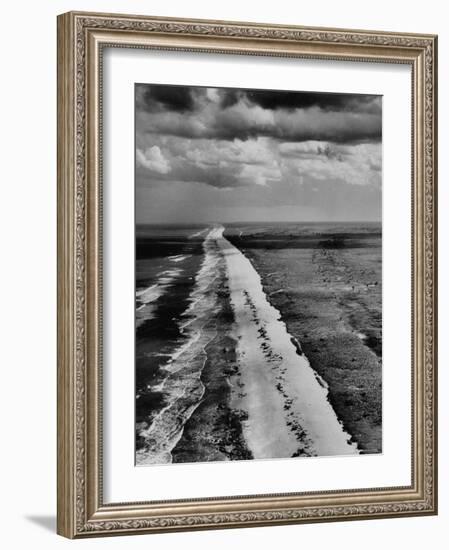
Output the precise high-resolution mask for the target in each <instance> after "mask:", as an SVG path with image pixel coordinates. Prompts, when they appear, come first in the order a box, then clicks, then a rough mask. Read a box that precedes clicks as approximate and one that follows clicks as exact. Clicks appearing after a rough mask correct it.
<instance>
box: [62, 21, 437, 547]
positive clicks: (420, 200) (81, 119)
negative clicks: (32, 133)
mask: <svg viewBox="0 0 449 550" xmlns="http://www.w3.org/2000/svg"><path fill="white" fill-rule="evenodd" d="M105 48H138V49H148V50H151V49H156V50H167V51H184V52H185V51H191V52H202V53H203V54H204V55H208V54H211V53H220V54H223V55H226V54H229V53H233V54H241V55H248V56H272V57H288V58H295V57H296V58H298V59H304V58H305V59H324V60H330V61H339V60H340V61H351V62H352V61H353V62H367V63H370V62H378V63H389V64H403V65H408V66H409V67H410V68H411V75H412V77H411V86H412V93H411V97H412V109H411V123H412V143H411V158H412V168H411V173H412V181H411V187H412V204H411V211H412V216H411V217H412V227H411V228H410V233H411V242H412V253H411V258H412V265H411V278H412V311H411V321H412V323H411V326H412V337H411V341H412V352H411V357H412V361H411V363H412V364H411V369H412V376H411V380H412V385H411V388H410V395H411V401H412V406H411V411H412V418H411V426H412V438H411V441H412V445H411V456H410V460H411V478H412V479H411V484H410V485H407V486H396V487H375V488H369V489H368V488H360V489H350V490H348V489H344V490H335V489H332V490H324V491H312V492H303V493H293V492H292V493H282V494H264V493H262V494H256V495H249V496H217V497H212V498H211V497H207V498H203V499H198V498H195V499H177V500H157V501H154V500H153V499H152V495H151V494H148V499H147V501H146V502H124V503H123V502H119V503H105V502H104V498H103V488H104V480H103V451H104V449H103V444H102V436H103V427H102V426H103V420H104V418H103V408H102V399H103V387H102V380H103V369H104V365H103V353H102V346H103V340H102V335H103V332H102V331H103V317H102V311H103V294H102V291H103V286H102V285H103V263H102V239H103V226H102V220H103V218H102V208H103V203H102V198H103V180H102V174H103V173H102V169H103V159H102V86H103V82H102V55H103V51H104V49H105ZM436 186H437V37H436V36H433V35H421V34H402V33H390V32H374V31H362V30H357V31H355V30H340V29H321V28H304V27H296V26H279V25H263V24H254V23H240V22H239V23H238V22H222V21H206V20H204V21H199V20H196V21H195V20H188V19H170V18H157V17H144V16H131V15H115V14H96V13H81V12H79V13H78V12H70V13H66V14H63V15H61V16H59V17H58V521H57V523H58V526H57V530H58V533H59V534H61V535H63V536H65V537H69V538H84V537H89V536H104V535H120V534H135V533H152V532H165V531H184V530H193V529H216V528H232V527H250V526H262V525H279V524H288V523H306V522H320V521H338V520H349V519H371V518H377V519H379V518H387V517H401V516H421V515H432V514H436V513H437V432H436V428H437V378H436V374H437V372H436V369H437V357H436V353H437V286H436V285H437V225H436V223H437V219H436V215H437V208H436V206H437V205H436V200H437V187H436Z"/></svg>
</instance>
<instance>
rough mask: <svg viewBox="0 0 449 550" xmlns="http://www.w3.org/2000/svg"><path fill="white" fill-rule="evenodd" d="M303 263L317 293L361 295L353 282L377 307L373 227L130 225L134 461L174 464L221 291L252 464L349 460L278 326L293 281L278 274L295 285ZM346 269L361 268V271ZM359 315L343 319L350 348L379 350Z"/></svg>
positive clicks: (345, 440) (296, 349) (198, 393)
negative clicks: (348, 324) (349, 325)
mask: <svg viewBox="0 0 449 550" xmlns="http://www.w3.org/2000/svg"><path fill="white" fill-rule="evenodd" d="M367 258H369V262H367ZM305 259H310V261H311V262H313V261H314V262H315V264H317V263H318V268H319V270H318V272H319V273H321V272H323V273H324V275H323V283H321V284H322V285H324V287H326V286H329V285H331V286H332V285H333V286H332V289H334V287H335V292H337V293H338V292H342V293H343V294H344V293H355V292H358V289H359V287H358V286H357V288H356V290H354V288H355V286H356V285H359V286H360V289H361V290H360V292H365V293H370V294H369V299H370V300H371V302H372V303H371V302H370V303H369V304H368V305H369V308H368V309H369V311H371V310H376V308H378V310H379V311H381V293H380V292H379V290H380V288H381V227H380V224H370V223H365V224H342V223H337V224H322V223H309V224H298V223H294V224H292V223H283V224H260V223H257V224H256V223H253V224H226V225H225V226H224V227H223V226H219V225H216V226H213V225H211V226H190V227H188V226H139V227H138V228H137V232H136V462H137V464H138V465H147V464H155V463H156V464H159V463H166V462H171V459H172V456H171V451H172V450H173V449H174V448H175V447H176V445H177V443H178V442H179V440H180V439H181V438H182V435H183V429H184V426H185V424H186V422H187V421H188V420H189V419H190V418H191V417H192V416H193V415H195V414H196V410H197V407H198V405H199V404H200V402H201V400H202V398H203V396H204V393H205V391H207V388H206V387H205V385H204V384H203V381H202V376H201V375H202V369H203V367H204V364H205V362H206V359H207V352H206V349H207V346H210V345H211V343H213V341H214V338H215V336H216V330H217V326H216V314H217V308H218V307H219V306H218V301H217V295H218V293H219V292H220V288H221V287H222V286H223V284H225V283H226V284H229V287H230V291H231V295H230V302H231V305H232V308H233V310H234V319H235V320H234V323H235V326H234V327H233V334H235V336H236V338H237V341H238V345H237V350H236V351H237V356H238V362H239V366H240V370H241V371H242V373H243V374H242V377H241V380H242V382H241V384H242V385H244V386H245V392H244V393H242V395H246V397H245V398H242V399H240V402H239V403H238V407H239V408H241V409H243V410H245V411H246V412H247V413H248V414H246V416H245V417H244V418H246V420H244V421H242V428H243V433H244V434H245V437H246V438H247V440H248V446H249V448H250V450H251V451H252V456H253V458H274V457H280V458H282V457H285V458H287V457H289V456H317V455H329V454H330V455H332V454H334V455H338V454H347V453H351V454H352V453H355V452H358V449H357V445H356V444H355V443H354V442H353V441H351V437H350V435H349V434H348V433H346V431H345V430H344V428H343V425H342V423H341V421H340V419H339V418H338V416H337V415H336V413H335V411H334V409H333V408H332V407H331V405H330V403H329V400H328V398H327V396H328V391H329V386H328V384H327V382H326V381H325V380H324V379H323V378H322V377H321V376H320V374H319V373H318V372H317V371H316V370H314V368H312V367H311V365H310V363H309V361H308V359H307V356H306V355H305V354H304V353H303V350H302V347H301V345H302V342H301V339H299V340H298V338H297V335H296V334H293V332H292V333H289V331H288V330H289V329H288V326H287V325H286V324H285V322H284V319H283V318H284V317H285V318H286V319H287V318H288V315H287V313H288V312H287V308H286V306H285V303H284V301H283V297H284V294H285V295H286V296H287V297H289V295H288V292H290V291H291V289H292V287H293V286H294V285H292V284H291V282H290V283H289V285H290V286H289V289H288V292H287V291H285V289H284V288H283V287H284V286H285V287H287V286H288V285H287V284H284V282H285V281H283V279H282V277H280V275H281V276H284V278H285V277H287V275H288V277H290V278H292V277H293V279H295V280H296V279H298V280H299V279H301V277H303V276H304V275H303V274H301V273H302V267H301V266H302V265H303V266H305V265H306V262H305ZM278 260H279V261H278ZM281 260H282V261H281ZM340 260H341V262H343V263H341V262H340ZM339 262H340V263H341V265H340V263H339ZM351 262H355V265H357V262H359V263H360V264H363V265H364V266H365V265H368V266H369V267H368V268H366V269H365V271H364V272H363V273H362V272H360V274H359V273H358V272H356V268H352V267H351V266H352V264H351ZM373 265H374V266H375V268H373V267H372V266H373ZM322 266H323V267H322ZM348 266H349V267H348ZM379 266H380V267H379ZM315 267H316V266H315ZM320 270H321V271H320ZM282 271H283V272H284V273H280V272H282ZM304 271H306V270H305V268H304ZM295 273H296V274H297V275H298V277H296V276H295ZM329 273H330V274H331V275H329ZM367 273H368V274H367ZM300 274H301V277H300V276H299V275H300ZM276 277H279V280H282V281H283V283H282V285H278V284H277V283H276V279H275V278H276ZM313 277H316V274H315V275H314V276H313ZM313 277H312V279H313ZM325 277H328V279H329V282H326V281H327V280H326V278H325ZM330 277H333V278H332V280H331V278H330ZM371 279H373V280H371ZM374 279H376V280H374ZM379 279H380V281H379ZM301 281H302V279H301ZM313 282H314V279H313ZM379 282H380V284H379ZM306 283H307V281H306V280H305V284H306ZM365 287H366V289H365ZM343 294H342V295H343ZM344 295H345V296H346V294H344ZM357 296H360V295H359V294H358V295H357ZM357 299H359V298H357ZM288 303H289V307H290V309H291V308H292V307H294V308H297V310H298V311H299V310H301V307H302V306H303V304H301V302H300V301H298V303H294V302H293V300H292V299H291V298H290V299H289V301H288ZM292 303H293V306H292ZM372 304H374V306H373V305H372ZM357 307H358V306H357ZM357 307H356V308H355V312H356V313H357V311H358V309H357ZM363 308H365V309H367V308H366V304H363ZM363 308H362V309H363ZM370 308H371V309H370ZM378 310H376V311H378ZM319 315H320V313H319ZM319 315H318V316H316V317H319ZM348 315H349V314H348ZM369 315H371V313H370V314H369ZM371 316H372V315H371ZM356 317H357V315H355V314H354V315H353V321H352V322H353V325H354V333H355V334H357V342H359V343H360V345H361V346H365V344H367V343H371V344H372V349H377V351H378V353H379V345H380V350H381V332H380V331H378V330H377V329H376V330H375V331H374V329H373V331H374V332H373V334H371V333H369V334H367V333H366V329H365V328H364V324H365V325H366V324H367V323H366V322H365V321H364V322H362V321H359V320H358V318H357V319H356ZM354 319H355V320H354ZM370 323H371V318H370ZM371 325H372V323H371V324H370V326H371ZM289 326H291V325H289ZM364 331H365V332H364ZM379 342H380V344H379ZM376 346H377V347H376ZM365 347H366V346H365ZM306 349H307V343H306ZM363 349H365V348H363ZM372 349H371V350H370V352H371V351H372ZM380 354H381V352H380ZM331 389H332V388H331ZM267 422H268V424H267ZM268 433H270V434H278V435H277V439H276V437H275V438H274V439H273V438H270V437H266V434H268ZM264 434H265V436H264ZM282 434H283V435H282ZM191 461H195V457H194V456H193V457H191Z"/></svg>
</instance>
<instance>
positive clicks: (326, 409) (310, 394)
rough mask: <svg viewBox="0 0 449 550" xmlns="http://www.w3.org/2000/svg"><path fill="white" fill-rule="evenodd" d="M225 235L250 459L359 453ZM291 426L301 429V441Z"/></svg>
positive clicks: (257, 280)
mask: <svg viewBox="0 0 449 550" xmlns="http://www.w3.org/2000/svg"><path fill="white" fill-rule="evenodd" d="M223 230H224V228H221V229H220V233H221V236H220V237H218V235H217V243H218V245H219V247H220V249H221V251H222V252H223V254H224V256H225V259H226V265H227V274H228V284H229V288H230V293H231V303H232V307H233V310H234V315H235V320H236V333H237V338H238V346H237V354H238V358H239V365H240V372H241V381H242V383H243V384H244V388H243V391H244V392H245V395H244V397H243V398H242V405H243V407H244V408H246V409H247V412H248V421H247V422H245V423H244V435H245V438H246V440H247V444H248V446H249V448H250V450H251V451H252V453H253V456H254V458H280V457H289V456H292V455H293V454H295V453H297V452H298V450H299V449H302V451H303V452H304V453H305V454H311V455H317V456H325V455H347V454H356V453H358V450H357V447H356V445H355V444H353V443H350V442H349V435H348V434H347V433H346V432H345V431H344V430H343V427H342V425H341V423H340V422H339V420H338V418H337V415H336V414H335V411H334V410H333V408H332V406H331V405H330V403H329V401H328V399H327V394H328V390H327V388H326V386H325V385H322V384H320V383H319V381H318V380H317V375H316V373H315V371H314V370H313V369H312V368H311V366H310V364H309V362H308V360H307V358H306V357H305V356H304V355H302V356H301V355H299V354H298V353H297V351H296V348H295V346H294V345H293V343H292V340H291V336H290V334H289V333H288V331H287V328H286V326H285V324H284V323H283V322H282V321H281V315H280V313H279V311H278V310H277V309H276V308H274V307H273V306H272V305H271V304H270V303H269V302H268V300H267V297H266V295H265V293H264V291H263V287H262V283H261V279H260V276H259V274H258V273H257V272H256V270H255V269H254V268H253V266H252V264H251V262H250V261H249V260H248V259H247V258H246V257H245V256H244V255H243V254H242V253H241V252H240V251H239V250H238V249H237V248H236V247H235V246H233V245H232V244H231V243H230V242H229V241H228V240H227V239H225V238H224V237H223V236H222V234H223ZM261 329H262V332H263V336H261V333H260V330H261ZM258 331H259V332H258ZM262 343H265V345H264V346H262ZM286 403H287V405H288V408H287V410H286V408H285V405H286ZM287 422H290V425H287ZM292 425H299V426H300V427H301V429H302V434H303V435H302V438H301V440H299V439H298V432H296V433H295V432H294V430H293V429H292Z"/></svg>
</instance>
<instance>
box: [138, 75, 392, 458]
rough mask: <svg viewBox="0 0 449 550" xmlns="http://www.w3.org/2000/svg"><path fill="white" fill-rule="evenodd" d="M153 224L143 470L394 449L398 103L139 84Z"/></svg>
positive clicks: (141, 352) (144, 195) (144, 211)
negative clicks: (386, 237)
mask: <svg viewBox="0 0 449 550" xmlns="http://www.w3.org/2000/svg"><path fill="white" fill-rule="evenodd" d="M135 224H136V225H135V390H136V395H135V397H136V401H135V403H136V405H135V445H136V447H135V453H136V454H135V460H136V465H138V466H149V465H154V464H168V463H195V462H215V461H236V460H258V459H287V458H306V457H323V456H328V457H329V456H343V455H366V454H378V453H382V96H380V95H361V94H341V93H329V92H320V91H316V92H311V91H292V90H288V91H287V90H286V91H282V90H257V89H240V88H214V87H199V86H181V85H162V84H152V83H139V84H136V85H135ZM130 429H131V428H130Z"/></svg>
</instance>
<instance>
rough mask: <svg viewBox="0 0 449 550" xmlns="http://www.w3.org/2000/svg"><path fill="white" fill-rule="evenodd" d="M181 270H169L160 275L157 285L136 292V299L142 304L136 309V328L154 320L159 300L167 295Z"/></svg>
mask: <svg viewBox="0 0 449 550" xmlns="http://www.w3.org/2000/svg"><path fill="white" fill-rule="evenodd" d="M181 271H182V270H181V269H179V268H176V269H167V270H166V271H163V272H162V273H159V276H158V277H159V278H158V280H157V282H156V283H154V284H152V285H150V286H149V287H147V288H143V289H140V290H137V291H136V299H137V301H138V302H139V303H140V305H139V306H138V307H136V327H140V326H141V325H142V324H143V323H144V322H145V321H148V320H149V319H152V318H153V314H154V311H155V309H156V304H155V302H157V300H159V298H160V297H161V296H163V295H164V294H165V292H166V291H167V288H168V287H169V285H170V284H171V283H172V282H173V281H174V279H175V278H176V277H177V276H178V275H179V274H180V273H181Z"/></svg>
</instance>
